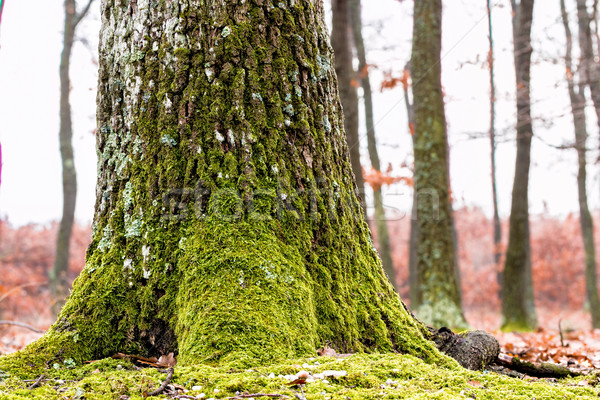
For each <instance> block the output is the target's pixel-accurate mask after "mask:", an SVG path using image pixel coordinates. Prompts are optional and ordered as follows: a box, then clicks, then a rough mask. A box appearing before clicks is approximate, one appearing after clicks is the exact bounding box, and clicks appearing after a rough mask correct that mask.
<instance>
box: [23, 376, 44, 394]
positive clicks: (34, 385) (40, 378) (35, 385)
mask: <svg viewBox="0 0 600 400" xmlns="http://www.w3.org/2000/svg"><path fill="white" fill-rule="evenodd" d="M42 379H44V374H41V375H40V377H39V378H37V379H36V380H35V382H33V383H32V384H31V386H29V388H27V389H28V390H33V389H35V388H36V387H38V386H40V383H41V382H42Z"/></svg>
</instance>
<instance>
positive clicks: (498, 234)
mask: <svg viewBox="0 0 600 400" xmlns="http://www.w3.org/2000/svg"><path fill="white" fill-rule="evenodd" d="M487 16H488V42H489V46H490V47H489V53H488V65H489V72H490V134H489V136H490V163H491V175H492V205H493V207H494V217H493V220H494V262H495V263H496V267H497V268H499V267H500V258H501V257H502V250H501V249H500V241H501V240H502V228H501V226H500V216H499V214H498V190H497V184H496V84H495V82H494V37H493V36H492V7H491V0H487ZM498 274H499V275H498V276H500V273H498Z"/></svg>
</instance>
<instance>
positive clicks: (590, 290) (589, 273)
mask: <svg viewBox="0 0 600 400" xmlns="http://www.w3.org/2000/svg"><path fill="white" fill-rule="evenodd" d="M560 8H561V15H562V22H563V26H564V28H565V36H566V39H567V48H566V55H565V64H566V70H567V87H568V90H569V99H570V100H571V111H572V113H573V128H574V131H575V148H576V149H577V161H578V167H579V168H578V171H577V189H578V195H579V221H580V224H581V235H582V239H583V248H584V250H585V281H586V289H587V290H586V291H587V298H588V302H589V305H590V313H591V315H592V328H593V329H598V328H600V300H599V299H598V285H597V277H596V250H595V248H594V223H593V221H592V215H591V214H590V209H589V207H588V200H587V190H586V177H587V171H586V157H585V156H586V142H587V136H588V134H587V124H586V118H585V84H581V85H580V86H579V88H576V87H575V82H574V76H573V71H574V69H573V65H572V64H573V62H572V56H571V49H572V43H573V39H572V34H571V29H570V27H569V18H568V15H567V11H566V7H565V2H564V0H560ZM580 34H581V31H580ZM578 71H583V69H582V68H578Z"/></svg>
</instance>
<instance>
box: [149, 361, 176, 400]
mask: <svg viewBox="0 0 600 400" xmlns="http://www.w3.org/2000/svg"><path fill="white" fill-rule="evenodd" d="M173 372H174V370H173V367H171V368H169V369H168V370H167V379H165V381H164V382H163V383H162V385H160V386H159V387H158V389H156V390H153V391H152V392H150V393H148V396H158V395H159V394H161V393H162V392H163V391H164V390H165V389H166V387H167V385H168V384H169V382H171V378H172V377H173Z"/></svg>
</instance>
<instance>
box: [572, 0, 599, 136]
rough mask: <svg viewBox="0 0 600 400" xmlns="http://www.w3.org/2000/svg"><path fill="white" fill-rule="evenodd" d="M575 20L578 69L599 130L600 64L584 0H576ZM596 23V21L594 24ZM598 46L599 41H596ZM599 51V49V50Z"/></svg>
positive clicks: (590, 19)
mask: <svg viewBox="0 0 600 400" xmlns="http://www.w3.org/2000/svg"><path fill="white" fill-rule="evenodd" d="M596 10H597V3H594V12H595V11H596ZM577 20H578V27H579V34H578V35H577V37H578V40H579V53H580V62H579V69H580V75H581V78H582V80H583V83H584V84H585V85H586V86H588V87H589V88H590V94H591V97H592V102H593V104H594V111H595V112H596V120H597V122H598V130H599V131H600V65H599V64H598V62H597V61H596V59H595V57H596V56H597V54H595V53H594V42H593V39H592V29H591V26H590V25H591V22H592V17H591V16H590V13H589V11H588V9H587V3H586V1H585V0H577ZM597 25H598V23H597V22H596V26H597ZM598 46H599V48H600V42H598ZM599 51H600V50H599Z"/></svg>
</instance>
